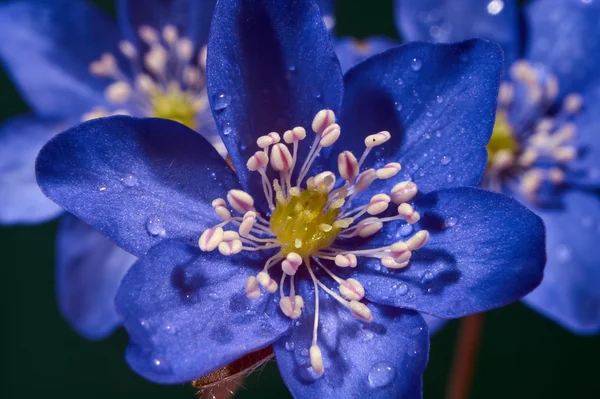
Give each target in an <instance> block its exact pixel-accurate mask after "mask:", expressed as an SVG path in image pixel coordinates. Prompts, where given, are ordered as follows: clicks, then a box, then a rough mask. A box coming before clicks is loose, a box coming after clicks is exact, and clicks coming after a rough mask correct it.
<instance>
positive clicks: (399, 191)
mask: <svg viewBox="0 0 600 399" xmlns="http://www.w3.org/2000/svg"><path fill="white" fill-rule="evenodd" d="M417 189H418V188H417V185H416V184H415V183H413V182H411V181H403V182H401V183H398V184H396V185H395V186H394V187H393V188H392V191H391V197H392V201H393V202H394V204H403V203H405V202H408V201H410V200H412V199H413V198H414V197H415V195H417Z"/></svg>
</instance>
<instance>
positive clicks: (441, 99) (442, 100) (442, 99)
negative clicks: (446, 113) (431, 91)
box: [435, 96, 444, 104]
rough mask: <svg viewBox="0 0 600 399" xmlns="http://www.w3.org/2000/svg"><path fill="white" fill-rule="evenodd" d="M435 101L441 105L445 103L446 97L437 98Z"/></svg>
mask: <svg viewBox="0 0 600 399" xmlns="http://www.w3.org/2000/svg"><path fill="white" fill-rule="evenodd" d="M435 101H437V102H438V103H439V104H441V103H443V102H444V97H442V96H437V97H436V98H435Z"/></svg>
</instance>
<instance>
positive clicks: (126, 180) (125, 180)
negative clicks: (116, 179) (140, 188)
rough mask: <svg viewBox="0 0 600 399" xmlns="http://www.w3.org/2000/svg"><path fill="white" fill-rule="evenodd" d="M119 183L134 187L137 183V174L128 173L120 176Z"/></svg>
mask: <svg viewBox="0 0 600 399" xmlns="http://www.w3.org/2000/svg"><path fill="white" fill-rule="evenodd" d="M121 184H123V185H124V186H125V187H135V186H137V185H139V182H138V179H137V176H135V175H132V174H129V175H126V176H123V177H122V178H121Z"/></svg>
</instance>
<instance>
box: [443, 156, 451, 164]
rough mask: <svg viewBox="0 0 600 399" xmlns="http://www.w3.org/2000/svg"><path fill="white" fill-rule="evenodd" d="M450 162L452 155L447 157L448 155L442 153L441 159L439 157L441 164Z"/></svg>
mask: <svg viewBox="0 0 600 399" xmlns="http://www.w3.org/2000/svg"><path fill="white" fill-rule="evenodd" d="M450 162H452V157H449V156H447V155H444V156H443V157H442V159H440V163H441V164H442V165H448V164H449V163H450Z"/></svg>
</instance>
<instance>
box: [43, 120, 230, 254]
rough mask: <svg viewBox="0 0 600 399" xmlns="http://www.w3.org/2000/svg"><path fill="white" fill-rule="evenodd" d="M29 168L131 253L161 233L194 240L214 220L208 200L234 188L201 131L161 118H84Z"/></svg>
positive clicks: (51, 193) (59, 199)
mask: <svg viewBox="0 0 600 399" xmlns="http://www.w3.org/2000/svg"><path fill="white" fill-rule="evenodd" d="M36 170H37V177H38V184H39V185H40V187H41V188H42V190H43V191H44V193H45V194H46V195H47V196H48V197H49V198H51V199H52V200H53V201H55V202H56V203H58V204H60V205H61V206H63V207H64V208H65V209H67V210H68V211H69V212H71V213H73V214H74V215H75V216H77V217H79V218H81V219H82V220H83V221H84V222H86V223H89V224H90V225H91V226H92V227H95V228H97V229H98V230H100V231H101V232H103V233H104V234H105V235H107V236H109V237H110V238H111V239H112V240H113V241H115V242H116V243H117V244H118V245H119V246H120V247H121V248H123V249H125V250H127V251H128V252H131V253H132V254H134V255H137V256H141V255H142V254H144V253H146V251H148V249H150V247H152V246H153V245H156V244H157V243H158V242H160V241H162V240H164V239H165V238H180V239H185V240H188V241H189V242H194V243H196V242H197V240H198V238H199V237H200V235H201V233H202V231H203V230H204V229H206V228H207V227H209V225H211V224H212V225H214V224H217V223H219V222H220V219H219V218H218V217H217V216H216V215H215V214H214V211H213V208H212V206H211V202H212V201H213V200H214V199H216V198H218V197H221V198H224V197H225V195H226V193H227V191H228V190H229V189H233V188H236V187H239V184H238V182H237V179H236V177H235V175H234V174H233V172H232V170H231V168H229V166H228V165H227V164H226V163H225V161H223V159H222V158H221V157H220V156H219V154H218V153H217V151H216V150H215V149H214V148H213V147H212V146H211V145H210V144H208V142H207V141H206V140H205V139H204V138H202V136H200V135H199V134H198V133H196V132H194V131H192V130H190V129H188V128H187V127H185V126H183V125H181V124H179V123H177V122H173V121H169V120H164V119H151V118H149V119H136V118H130V117H127V116H116V117H110V118H102V119H96V120H92V121H89V122H86V123H83V124H81V125H79V126H76V127H74V128H72V129H70V130H67V131H66V132H64V133H61V134H59V135H58V136H56V137H55V138H54V139H53V140H51V141H50V142H49V143H48V144H47V145H46V146H44V148H42V151H41V152H40V155H39V156H38V159H37V165H36Z"/></svg>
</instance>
